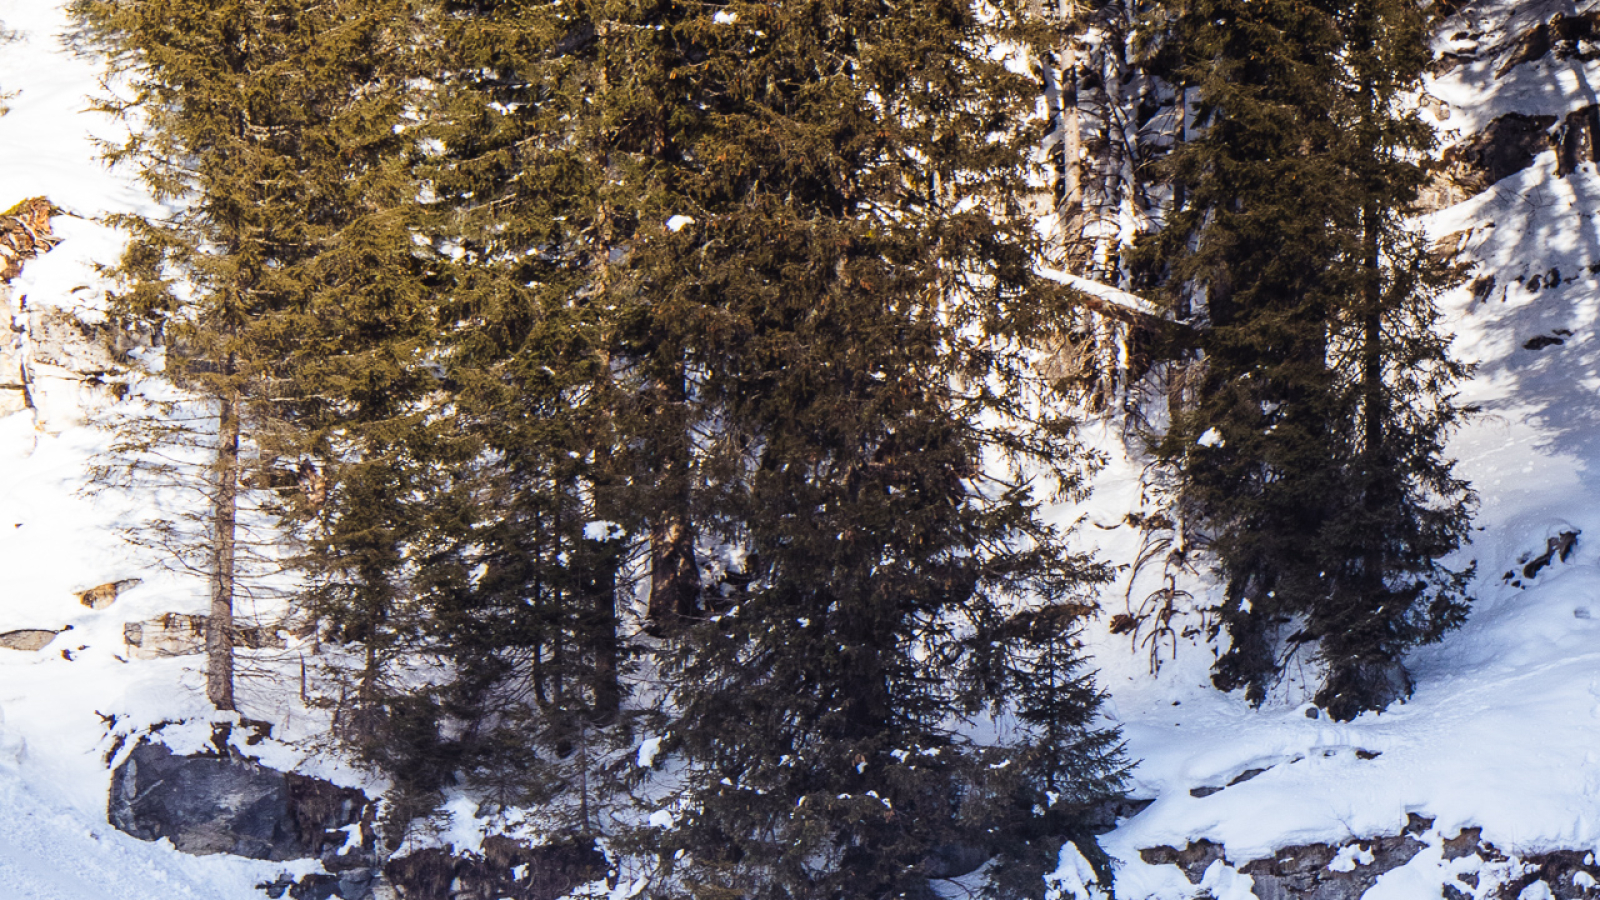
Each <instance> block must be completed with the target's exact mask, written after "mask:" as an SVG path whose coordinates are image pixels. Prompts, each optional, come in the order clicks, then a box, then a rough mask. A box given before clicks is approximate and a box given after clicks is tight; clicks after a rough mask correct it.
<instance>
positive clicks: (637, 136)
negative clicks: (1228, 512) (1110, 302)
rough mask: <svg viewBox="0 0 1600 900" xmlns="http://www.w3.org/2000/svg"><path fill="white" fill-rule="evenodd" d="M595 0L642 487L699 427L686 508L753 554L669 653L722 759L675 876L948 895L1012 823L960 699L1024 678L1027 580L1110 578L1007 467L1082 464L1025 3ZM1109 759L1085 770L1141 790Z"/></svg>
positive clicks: (983, 699)
mask: <svg viewBox="0 0 1600 900" xmlns="http://www.w3.org/2000/svg"><path fill="white" fill-rule="evenodd" d="M562 8H563V9H564V10H566V11H567V14H569V15H571V16H573V17H574V21H573V22H572V24H571V25H570V26H569V27H568V31H569V32H571V33H585V34H593V35H594V38H593V43H592V46H591V47H590V49H588V50H587V51H586V52H588V53H590V54H592V59H593V62H592V65H593V67H594V68H593V71H595V72H597V73H599V74H598V75H597V76H596V78H597V80H598V81H599V83H600V84H601V85H603V87H602V89H600V90H597V91H596V92H595V93H594V94H592V95H591V99H592V103H593V106H594V107H595V110H594V112H593V113H591V114H590V115H591V116H592V119H590V121H594V122H595V123H596V125H595V126H594V130H593V131H592V132H591V131H587V130H583V131H582V132H581V133H584V134H593V135H594V140H595V141H596V143H595V145H594V146H596V147H597V148H598V150H597V152H595V153H594V155H593V159H592V164H593V165H595V166H597V167H598V170H599V171H600V172H603V173H604V175H605V178H604V179H603V181H600V183H601V184H602V187H601V189H600V190H601V195H602V197H603V198H604V203H605V210H606V213H605V217H604V221H605V223H606V226H607V227H608V228H609V229H610V232H609V235H608V237H609V242H608V243H607V244H606V245H605V246H607V247H608V248H609V249H608V252H607V255H606V257H605V259H606V260H607V261H608V264H607V265H606V266H604V267H603V269H602V270H603V272H604V278H605V281H604V284H603V289H604V291H605V293H604V295H603V296H604V297H605V298H606V300H607V302H609V303H610V304H614V305H615V308H616V309H617V316H618V321H619V322H620V325H619V331H618V338H619V341H620V344H619V345H618V351H617V353H616V355H615V356H614V357H613V365H614V371H617V372H618V377H619V380H621V381H622V384H621V385H620V386H621V387H624V388H626V389H627V390H625V396H628V397H637V398H640V399H639V402H638V403H636V404H634V405H633V406H632V407H631V410H632V413H631V414H630V415H629V416H628V418H627V420H626V421H625V422H624V423H623V424H624V427H625V428H626V429H630V430H627V431H625V432H624V435H623V436H624V444H625V445H626V446H627V447H628V448H629V452H628V453H627V454H626V455H627V456H629V457H631V458H632V459H634V460H637V461H639V462H642V463H644V465H643V467H642V468H640V469H631V470H630V471H632V472H634V473H635V474H633V475H632V478H633V479H634V480H635V482H639V481H642V480H643V479H644V478H646V477H647V476H648V475H649V474H650V473H651V472H655V473H658V474H657V478H656V479H655V480H654V481H653V482H645V483H646V485H647V487H646V493H645V495H644V496H645V497H646V498H647V499H646V500H645V501H643V502H641V503H640V504H639V505H640V507H641V509H643V510H645V511H646V515H649V514H651V513H652V512H654V511H657V510H661V509H663V508H666V507H669V505H670V498H671V497H673V496H676V495H678V492H679V491H681V490H682V489H681V487H680V486H679V485H678V484H676V483H674V481H673V479H675V478H677V477H679V476H678V474H677V472H675V471H674V467H675V466H677V465H679V464H680V463H679V462H678V461H676V460H681V454H682V453H684V449H683V445H681V444H676V442H677V441H680V440H682V438H681V436H682V435H686V434H687V435H692V436H693V437H694V441H693V442H692V443H691V444H689V445H688V448H687V449H688V452H689V453H690V454H692V456H691V464H692V468H691V473H692V479H691V483H690V486H689V500H688V503H687V504H684V506H686V507H687V509H688V510H689V511H690V512H691V514H692V515H693V516H694V519H693V522H692V525H693V527H694V529H695V530H696V531H698V532H699V534H700V535H701V539H702V540H703V541H706V542H707V543H715V544H720V545H722V546H723V547H724V548H725V549H726V550H727V551H728V552H729V555H730V556H732V557H734V558H735V559H738V560H739V561H740V562H739V563H738V568H739V571H738V572H737V573H735V574H737V575H738V576H739V577H738V578H737V579H730V580H728V581H727V582H726V583H725V585H719V586H717V589H716V591H715V592H714V593H710V595H709V596H703V597H702V601H701V602H702V610H703V611H701V612H700V613H699V616H698V619H699V621H698V622H697V621H695V620H694V619H690V620H688V621H687V622H685V623H684V625H683V626H682V627H680V628H679V629H678V630H676V631H675V632H672V633H670V636H669V638H668V643H667V645H666V647H665V648H664V649H665V651H666V654H667V663H668V665H667V673H668V678H669V684H670V687H671V700H672V708H671V714H672V716H673V718H674V720H675V721H674V724H673V726H672V733H673V734H674V736H675V737H676V739H677V744H678V747H679V748H680V752H681V753H682V754H683V756H684V758H685V760H686V763H687V765H688V767H689V774H688V776H687V777H688V785H687V787H686V789H685V792H684V793H683V794H682V795H681V797H680V798H679V799H680V801H681V804H682V807H683V810H684V813H683V816H684V820H683V821H682V823H681V824H680V826H679V828H678V829H677V830H676V831H675V832H672V833H669V834H667V835H664V836H663V838H664V840H665V845H664V846H663V849H664V850H665V851H669V853H675V851H677V850H679V849H681V850H684V851H685V852H686V855H685V856H684V857H682V858H681V859H679V862H678V863H677V864H675V866H674V868H673V869H672V872H671V875H670V877H669V878H668V880H667V881H666V882H664V884H663V889H664V890H668V891H672V892H677V891H682V892H685V893H689V894H692V895H695V896H704V897H723V896H728V897H732V896H748V897H778V896H808V897H809V896H841V897H852V896H882V895H894V894H896V893H897V892H901V891H918V890H922V889H924V886H925V884H926V882H927V879H928V878H929V877H933V876H937V875H941V874H949V873H948V872H941V871H938V870H937V867H936V866H933V865H932V864H930V863H929V862H928V860H929V859H930V858H931V857H932V856H934V855H935V854H934V853H933V851H934V849H935V848H938V847H942V846H947V845H949V844H952V843H962V842H963V841H966V842H970V843H973V844H977V845H981V846H984V847H986V848H988V849H990V850H991V851H992V850H993V849H995V848H992V847H989V845H988V842H989V841H990V840H992V835H990V833H989V832H988V826H989V825H990V824H992V823H991V822H988V821H986V820H985V819H984V817H983V815H981V814H980V810H982V809H984V808H986V804H984V803H980V802H977V801H976V800H973V802H970V803H968V802H964V801H963V800H962V798H963V797H964V796H965V797H973V798H975V797H977V796H978V795H980V794H984V793H985V792H987V791H991V790H993V786H992V785H990V784H988V783H987V781H986V778H985V776H984V773H985V772H987V771H989V770H988V769H986V768H985V765H986V764H990V763H995V764H998V761H997V760H995V759H994V757H993V756H992V755H991V753H1004V752H1006V748H1003V747H1000V748H996V747H984V746H980V745H978V744H976V743H974V742H972V741H970V740H968V739H967V738H965V737H963V735H962V734H961V732H960V731H959V730H957V729H955V728H953V727H952V726H951V722H952V718H951V717H952V716H954V715H959V714H960V713H961V712H962V711H963V710H966V711H973V710H975V709H977V708H980V707H985V706H994V707H1002V708H1004V707H1007V706H1008V704H1009V703H1010V701H1011V700H1012V698H1011V697H1010V696H1009V695H1008V692H1007V688H1008V686H1009V685H1010V682H1009V680H1008V679H1007V677H1006V676H1005V673H1006V672H1008V671H1010V669H1008V668H1007V664H1006V663H1005V660H1008V659H1011V658H1013V657H1014V656H1015V655H1016V654H1018V653H1020V652H1021V651H1022V644H1023V643H1024V642H1023V640H1022V638H1021V636H1020V633H1019V632H1018V631H1016V630H1015V629H1008V627H1007V623H1008V619H1009V611H1008V604H1009V603H1010V602H1011V601H1013V600H1017V598H1022V597H1034V598H1041V599H1039V601H1038V602H1042V603H1044V604H1047V605H1054V604H1063V603H1065V602H1066V601H1067V600H1069V599H1070V598H1072V597H1073V596H1074V595H1075V592H1077V591H1079V590H1082V589H1083V588H1084V586H1085V585H1086V584H1088V583H1091V582H1092V581H1093V580H1094V578H1095V577H1096V576H1097V574H1098V570H1097V569H1096V568H1095V567H1093V566H1091V565H1089V564H1088V562H1087V561H1086V560H1083V559H1081V558H1078V557H1075V556H1072V555H1071V554H1068V553H1066V552H1065V551H1064V550H1063V549H1062V547H1061V545H1060V542H1059V539H1058V536H1057V535H1055V534H1054V533H1053V532H1052V531H1051V530H1050V529H1049V528H1048V527H1046V526H1044V525H1043V524H1042V523H1041V522H1040V521H1039V519H1038V517H1037V513H1036V508H1035V503H1036V498H1034V497H1033V494H1032V490H1031V487H1030V486H1029V485H1028V484H1026V483H1025V481H1024V480H1022V479H1021V478H1020V476H1018V480H1017V481H1015V482H1011V483H1007V482H1005V481H1004V480H1003V479H1002V478H1001V477H1000V476H999V474H998V473H999V472H1000V471H1002V470H1003V468H1004V461H1005V458H1006V457H1007V456H1008V455H1010V456H1011V457H1012V458H1014V459H1015V458H1028V459H1034V460H1040V459H1042V460H1044V461H1045V462H1046V464H1047V465H1054V466H1057V467H1059V468H1060V469H1061V470H1062V472H1061V474H1063V475H1064V476H1065V478H1066V480H1067V481H1068V482H1069V483H1075V481H1074V479H1075V478H1076V477H1077V475H1078V474H1079V472H1080V470H1079V462H1080V459H1079V458H1078V457H1077V456H1076V453H1077V452H1078V451H1077V450H1076V448H1075V446H1074V445H1073V444H1072V442H1071V441H1070V440H1068V439H1067V438H1066V436H1065V432H1066V429H1065V426H1064V423H1060V422H1051V421H1038V420H1036V419H1035V418H1034V414H1035V413H1036V411H1037V407H1031V406H1029V400H1030V397H1032V398H1033V399H1037V398H1036V396H1035V395H1030V394H1029V392H1028V389H1027V382H1028V374H1029V370H1028V369H1027V368H1026V366H1025V365H1024V364H1023V363H1022V362H1021V359H1022V356H1021V354H1020V353H1017V352H1016V351H1017V350H1018V349H1019V345H1020V344H1021V342H1022V341H1023V340H1024V339H1025V338H1026V337H1027V336H1028V335H1029V334H1030V333H1031V331H1030V329H1031V328H1032V327H1034V326H1035V325H1037V324H1038V322H1039V319H1036V318H1034V317H1035V316H1040V317H1041V318H1042V310H1041V309H1039V308H1038V306H1037V305H1036V304H1044V303H1045V301H1046V299H1047V298H1046V297H1045V296H1044V292H1041V291H1037V289H1036V286H1035V285H1034V284H1033V283H1032V281H1031V271H1032V266H1033V263H1034V261H1035V259H1036V255H1037V252H1038V246H1037V238H1036V237H1035V235H1034V234H1033V232H1032V229H1031V226H1030V225H1029V223H1028V219H1027V217H1026V216H1025V215H1024V212H1023V210H1022V209H1021V204H1020V200H1019V198H1020V197H1021V196H1022V195H1023V193H1024V191H1025V187H1026V182H1025V180H1024V179H1025V178H1026V147H1028V146H1029V143H1028V142H1029V141H1030V140H1032V139H1036V138H1037V135H1035V134H1031V133H1029V132H1028V130H1027V129H1026V127H1025V126H1024V125H1022V124H1021V123H1024V122H1025V120H1026V118H1027V117H1026V110H1027V109H1029V108H1031V104H1032V102H1033V96H1034V90H1035V86H1034V85H1032V84H1030V83H1028V82H1027V81H1026V80H1024V79H1022V78H1020V77H1018V76H1016V75H1014V74H1012V73H1010V72H1009V71H1008V70H1007V69H1006V67H1005V64H1004V62H1003V61H1002V60H1001V59H999V58H998V56H999V54H998V53H997V52H996V51H997V49H998V48H999V47H1000V46H1001V45H1002V43H1003V38H1004V37H1011V38H1014V39H1019V38H1020V37H1021V36H1022V35H1021V34H1020V31H1019V29H1021V28H1022V27H1023V26H1022V25H1021V24H1019V23H1020V22H1021V14H1022V10H1021V9H1018V8H1012V7H1011V6H1009V5H1004V6H1003V7H1002V8H997V9H995V10H993V13H994V15H995V16H997V17H998V24H995V23H994V20H991V19H989V18H987V17H986V15H985V14H984V12H981V11H980V10H978V9H977V8H975V7H974V6H973V5H970V4H967V3H962V2H949V3H939V4H934V5H932V6H929V5H926V4H925V5H923V6H920V7H918V8H917V9H916V11H915V12H914V13H913V12H912V11H911V10H909V9H900V8H891V7H888V6H878V5H860V4H843V3H837V2H801V0H797V2H786V3H777V4H768V3H731V4H726V5H713V6H700V5H686V4H678V3H669V2H637V3H604V2H594V3H568V4H563V6H562ZM602 79H603V80H602ZM597 180H598V179H597ZM613 251H614V252H613ZM624 408H628V407H624ZM1023 420H1027V425H1028V426H1029V427H1021V422H1022V421H1023ZM1008 426H1017V427H1008ZM634 428H638V429H641V430H639V431H637V432H635V431H632V430H631V429H634ZM675 447H676V449H675ZM674 454H678V456H677V457H675V456H674ZM990 466H993V467H995V468H987V467H990ZM1073 609H1074V610H1076V611H1075V612H1074V613H1073V615H1068V616H1063V617H1062V618H1061V619H1059V620H1057V624H1058V625H1060V626H1061V627H1063V628H1066V627H1068V624H1069V623H1070V621H1071V620H1072V619H1073V618H1074V617H1075V616H1077V615H1081V614H1082V613H1083V612H1084V611H1085V610H1084V608H1083V607H1081V606H1080V607H1073ZM684 611H688V612H691V613H692V612H694V610H683V609H682V608H680V613H681V612H684ZM1062 640H1063V641H1065V643H1063V644H1062V645H1061V647H1060V649H1061V651H1062V652H1063V653H1070V652H1071V649H1070V648H1071V639H1070V637H1069V636H1067V635H1066V634H1065V633H1063V636H1062ZM1070 696H1073V697H1074V699H1077V700H1081V701H1082V703H1083V705H1082V707H1081V708H1080V709H1079V712H1081V713H1082V714H1083V718H1082V719H1081V720H1078V721H1077V722H1076V723H1075V725H1066V724H1063V727H1064V728H1071V727H1079V728H1080V729H1081V734H1087V733H1089V732H1091V731H1092V730H1093V729H1092V727H1091V726H1089V725H1087V724H1085V723H1087V722H1088V721H1090V720H1092V718H1093V708H1094V705H1095V702H1096V700H1097V697H1096V696H1095V695H1093V694H1092V692H1089V693H1087V694H1078V695H1070ZM1058 721H1060V722H1062V723H1065V722H1066V719H1065V718H1060V717H1058ZM1014 749H1015V750H1016V752H1017V753H1019V754H1020V753H1023V752H1025V751H1024V749H1023V748H1022V747H1020V746H1018V747H1015V748H1014ZM1108 759H1109V755H1108ZM1108 759H1100V758H1096V759H1095V760H1094V761H1093V762H1086V763H1085V765H1084V766H1083V767H1082V768H1081V769H1078V770H1076V771H1073V772H1071V773H1070V774H1066V773H1062V777H1063V778H1071V779H1075V783H1077V784H1080V785H1084V786H1086V787H1085V790H1084V792H1083V793H1085V794H1093V793H1096V792H1097V791H1102V792H1103V791H1108V790H1113V789H1114V786H1115V783H1116V776H1115V770H1116V766H1115V765H1114V764H1113V763H1111V762H1108ZM1089 785H1093V788H1089V787H1087V786H1089ZM1029 808H1030V809H1031V807H1029ZM669 858H675V857H672V856H670V855H669Z"/></svg>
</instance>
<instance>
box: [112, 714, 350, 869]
mask: <svg viewBox="0 0 1600 900" xmlns="http://www.w3.org/2000/svg"><path fill="white" fill-rule="evenodd" d="M216 743H217V744H218V745H219V746H224V747H226V746H227V743H226V740H225V736H224V739H220V740H218V741H217V742H216ZM107 818H108V819H109V820H110V822H111V824H112V825H113V826H115V827H116V828H117V829H118V830H120V831H123V832H126V833H127V834H130V835H132V836H134V837H136V838H139V839H141V840H146V841H154V840H159V839H161V838H168V839H170V840H171V841H172V844H173V846H174V847H176V848H177V849H178V850H180V851H182V852H184V853H192V854H196V855H206V854H212V853H230V854H233V855H235V856H245V857H249V858H251V859H269V860H286V859H304V858H308V857H317V858H320V859H321V860H322V861H323V865H324V867H325V868H327V869H329V870H330V871H333V872H349V871H354V870H358V869H364V870H367V871H369V872H370V871H371V870H373V869H374V868H375V867H376V865H377V859H376V856H375V854H374V850H373V848H374V847H375V843H376V838H375V833H374V831H373V828H372V820H373V805H372V803H371V801H369V800H368V799H367V797H366V796H365V795H364V794H362V793H361V792H360V791H358V790H354V789H352V788H344V787H339V786H337V785H334V784H330V783H329V782H326V781H322V780H320V779H316V778H309V777H306V776H304V775H298V774H295V773H292V772H287V773H286V772H279V771H277V770H276V769H270V768H268V767H266V766H263V765H261V764H260V763H259V762H256V761H254V760H250V759H243V758H240V757H239V756H237V755H236V754H235V753H233V752H231V751H230V752H229V754H228V755H222V754H220V753H219V754H217V755H197V756H179V755H176V754H174V753H173V752H172V751H171V750H170V749H168V748H167V747H164V746H162V745H160V744H154V743H150V742H141V743H140V744H139V745H138V746H136V747H135V748H134V749H133V751H132V752H131V753H129V754H128V757H127V759H126V760H125V761H124V762H123V763H122V764H121V765H120V766H118V767H117V768H116V770H115V771H114V772H113V774H112V777H111V793H110V797H109V800H108V804H107ZM351 825H355V826H358V828H359V831H358V832H357V834H358V835H359V840H357V841H355V842H354V843H355V845H356V846H354V847H353V848H352V849H351V850H349V851H348V852H341V851H342V850H343V848H344V847H345V845H346V844H347V842H349V837H350V834H349V833H348V832H347V831H346V830H344V829H346V828H348V826H351ZM346 900H354V898H348V897H347V898H346Z"/></svg>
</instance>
